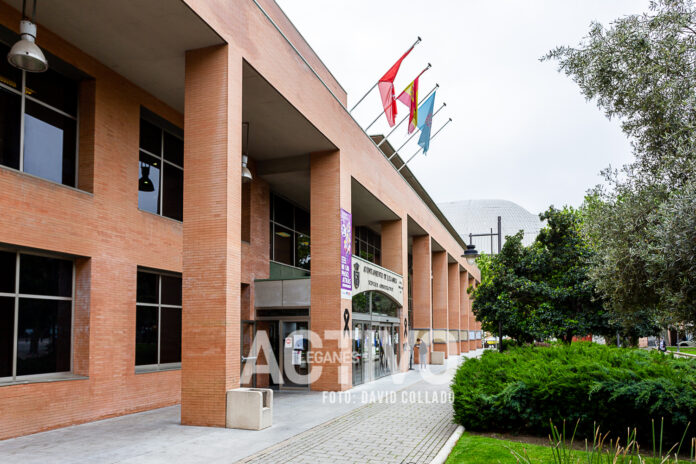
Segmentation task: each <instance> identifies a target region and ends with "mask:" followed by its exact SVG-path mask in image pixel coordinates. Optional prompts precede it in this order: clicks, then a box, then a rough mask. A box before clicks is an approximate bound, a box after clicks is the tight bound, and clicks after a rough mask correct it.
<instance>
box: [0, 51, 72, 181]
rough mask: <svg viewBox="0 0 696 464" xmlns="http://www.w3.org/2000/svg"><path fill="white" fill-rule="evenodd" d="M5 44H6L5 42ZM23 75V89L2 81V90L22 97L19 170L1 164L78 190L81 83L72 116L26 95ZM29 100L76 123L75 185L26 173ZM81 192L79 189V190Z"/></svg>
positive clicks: (25, 76) (23, 76) (25, 72)
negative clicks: (25, 156) (25, 143)
mask: <svg viewBox="0 0 696 464" xmlns="http://www.w3.org/2000/svg"><path fill="white" fill-rule="evenodd" d="M3 43H4V42H3ZM20 72H21V73H22V74H21V75H22V82H21V89H20V90H18V89H15V88H14V87H11V86H9V85H7V84H5V83H4V82H2V81H0V89H4V90H6V91H8V92H10V93H12V94H14V95H18V96H19V97H20V99H21V100H20V122H19V168H13V167H12V166H7V165H5V164H0V166H2V167H3V168H5V169H11V170H13V171H18V172H21V173H22V174H26V175H28V176H32V177H35V178H37V179H42V180H44V181H46V182H50V183H52V184H57V185H62V186H64V187H69V188H74V189H77V184H78V174H79V172H78V170H79V166H80V84H79V82H76V85H77V102H76V110H75V115H74V116H73V115H71V114H69V113H66V112H65V111H63V110H60V109H58V108H56V107H54V106H51V105H49V104H48V103H44V102H42V101H41V100H39V99H37V98H35V97H32V96H31V95H27V93H26V80H27V71H24V70H20ZM27 98H28V99H29V100H30V101H31V102H33V103H36V104H37V105H41V106H43V107H44V108H48V109H49V110H51V111H53V112H55V113H57V114H59V115H61V116H63V117H66V118H70V119H72V120H74V121H75V172H74V173H73V174H74V176H75V181H74V183H73V185H70V184H64V183H62V182H56V181H54V180H51V179H47V178H45V177H41V176H38V175H36V174H32V173H30V172H26V171H24V129H25V127H24V125H25V124H24V117H25V115H26V99H27ZM78 190H79V189H78Z"/></svg>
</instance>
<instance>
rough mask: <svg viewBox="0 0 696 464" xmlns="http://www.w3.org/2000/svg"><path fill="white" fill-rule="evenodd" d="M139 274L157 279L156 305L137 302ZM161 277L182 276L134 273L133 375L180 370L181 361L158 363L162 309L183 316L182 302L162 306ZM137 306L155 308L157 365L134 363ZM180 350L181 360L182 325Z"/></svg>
mask: <svg viewBox="0 0 696 464" xmlns="http://www.w3.org/2000/svg"><path fill="white" fill-rule="evenodd" d="M165 217H166V216H165ZM175 220H176V219H175ZM141 272H143V273H146V274H154V275H156V276H157V277H158V278H157V303H141V302H139V301H138V292H137V281H138V278H137V276H138V274H139V273H141ZM162 276H168V277H178V278H182V275H181V274H179V273H176V272H170V271H162V270H159V269H151V268H146V267H140V266H138V270H137V273H136V292H135V337H134V340H133V342H134V343H133V364H134V365H135V373H136V374H140V373H147V372H160V371H171V370H178V369H181V361H179V362H173V363H161V362H160V360H161V352H162V308H165V309H167V308H171V309H179V310H181V316H182V318H183V315H184V310H183V301H182V304H181V305H179V306H177V305H170V304H162V279H161V277H162ZM181 286H182V292H183V281H182V285H181ZM182 297H183V294H182ZM139 306H145V307H148V308H157V363H155V364H140V365H138V364H135V363H136V362H137V361H136V349H137V347H136V345H137V337H138V333H137V331H138V307H139ZM182 322H183V321H182ZM180 348H181V350H182V352H181V357H182V358H183V324H182V346H181V347H180Z"/></svg>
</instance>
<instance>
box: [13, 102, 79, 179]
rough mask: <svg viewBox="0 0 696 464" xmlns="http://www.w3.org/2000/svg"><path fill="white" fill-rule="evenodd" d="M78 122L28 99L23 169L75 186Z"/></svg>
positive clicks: (25, 115)
mask: <svg viewBox="0 0 696 464" xmlns="http://www.w3.org/2000/svg"><path fill="white" fill-rule="evenodd" d="M76 135H77V123H76V121H75V120H74V119H71V118H68V117H65V116H63V115H61V114H59V113H57V112H55V111H53V110H50V109H48V108H46V107H45V106H42V105H40V104H38V103H34V102H32V101H29V100H27V101H26V102H25V114H24V171H25V172H28V173H30V174H34V175H35V176H39V177H43V178H44V179H48V180H51V181H54V182H58V183H62V184H65V185H70V186H74V185H75V144H76Z"/></svg>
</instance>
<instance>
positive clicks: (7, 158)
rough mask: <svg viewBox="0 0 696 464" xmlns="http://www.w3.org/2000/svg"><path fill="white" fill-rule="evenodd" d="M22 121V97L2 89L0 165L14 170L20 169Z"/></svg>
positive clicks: (0, 97)
mask: <svg viewBox="0 0 696 464" xmlns="http://www.w3.org/2000/svg"><path fill="white" fill-rule="evenodd" d="M0 55H2V52H0ZM3 56H4V55H3ZM0 61H2V62H5V61H6V60H0ZM1 79H2V78H1V77H0V83H2V80H1ZM21 119H22V97H21V96H20V95H19V94H14V93H11V92H9V91H7V90H6V89H3V88H2V87H0V164H2V165H5V166H9V167H11V168H14V169H19V132H20V130H21V129H20V128H21Z"/></svg>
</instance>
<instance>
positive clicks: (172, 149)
mask: <svg viewBox="0 0 696 464" xmlns="http://www.w3.org/2000/svg"><path fill="white" fill-rule="evenodd" d="M164 159H166V160H167V161H171V162H172V163H174V164H176V165H178V166H181V167H182V168H183V167H184V141H183V140H181V139H180V138H179V137H175V136H173V135H172V134H170V133H169V132H166V131H165V132H164Z"/></svg>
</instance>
